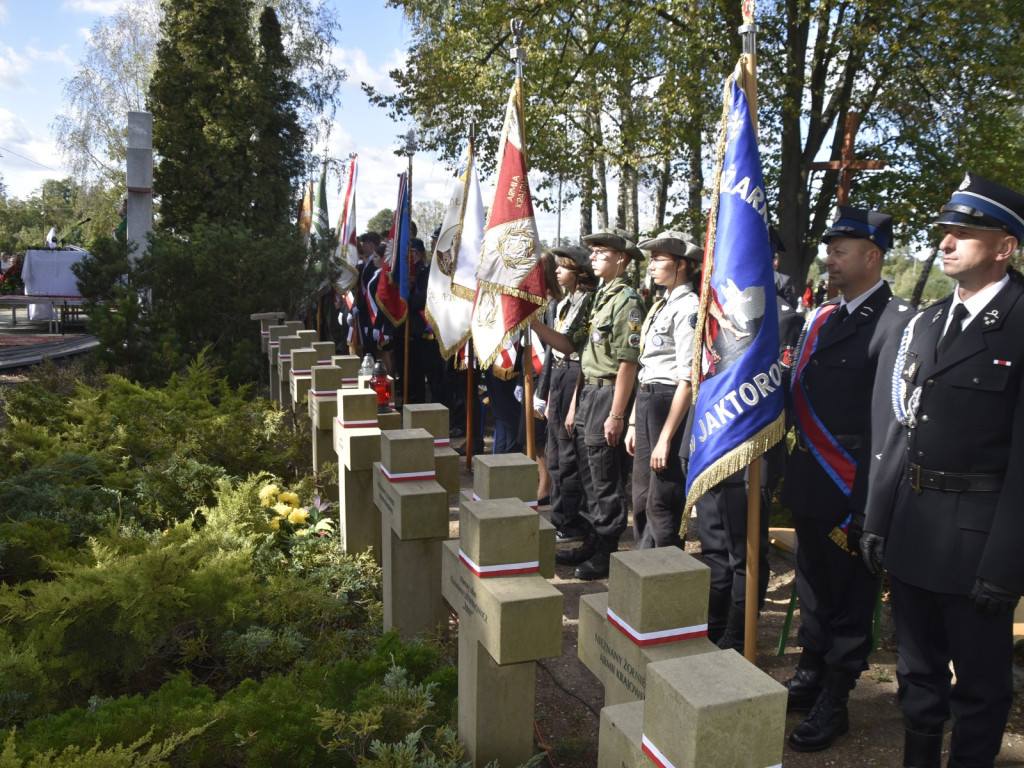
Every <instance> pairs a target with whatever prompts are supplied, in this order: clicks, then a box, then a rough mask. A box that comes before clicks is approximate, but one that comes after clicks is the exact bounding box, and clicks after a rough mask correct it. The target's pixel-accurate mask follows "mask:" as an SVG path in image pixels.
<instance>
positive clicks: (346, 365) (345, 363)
mask: <svg viewBox="0 0 1024 768" xmlns="http://www.w3.org/2000/svg"><path fill="white" fill-rule="evenodd" d="M331 365H336V366H338V368H340V369H341V387H342V389H355V388H356V385H358V384H359V365H360V360H359V358H358V357H356V356H355V355H332V356H331Z"/></svg>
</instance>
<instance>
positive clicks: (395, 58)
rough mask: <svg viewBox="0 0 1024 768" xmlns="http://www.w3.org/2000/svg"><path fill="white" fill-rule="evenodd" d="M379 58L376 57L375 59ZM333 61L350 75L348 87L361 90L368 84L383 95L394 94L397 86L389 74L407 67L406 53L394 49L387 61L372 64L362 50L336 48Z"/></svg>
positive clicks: (347, 82)
mask: <svg viewBox="0 0 1024 768" xmlns="http://www.w3.org/2000/svg"><path fill="white" fill-rule="evenodd" d="M379 58H380V57H378V56H375V59H379ZM332 60H333V62H334V63H335V64H336V65H337V66H339V67H341V68H342V69H344V70H345V72H346V74H348V80H347V81H346V85H347V86H348V87H354V88H357V89H361V88H362V84H363V83H366V84H367V85H371V86H373V87H374V88H375V89H376V90H378V91H380V92H381V93H384V94H392V93H394V91H395V84H394V83H393V82H392V80H391V77H390V76H389V75H388V72H390V71H391V70H393V69H399V68H401V67H404V66H405V51H402V50H398V49H394V50H392V51H391V55H390V58H388V59H387V60H385V61H380V62H379V63H376V64H371V63H370V59H369V58H368V57H367V55H366V51H364V50H363V49H361V48H336V49H335V50H334V53H333V55H332Z"/></svg>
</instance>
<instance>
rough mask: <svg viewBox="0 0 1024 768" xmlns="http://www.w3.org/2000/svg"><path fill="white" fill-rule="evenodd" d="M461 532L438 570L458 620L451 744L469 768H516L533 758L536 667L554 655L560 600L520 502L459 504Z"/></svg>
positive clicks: (533, 523) (447, 545)
mask: <svg viewBox="0 0 1024 768" xmlns="http://www.w3.org/2000/svg"><path fill="white" fill-rule="evenodd" d="M459 533H460V539H459V540H457V541H446V542H444V546H443V551H444V560H443V570H442V583H443V591H444V596H445V599H446V600H447V601H448V602H449V604H450V605H451V606H452V608H453V609H454V610H455V611H456V612H457V613H458V614H459V738H460V740H461V741H462V742H463V744H464V745H465V747H466V751H467V753H468V756H469V758H470V760H471V761H472V764H473V765H474V766H482V765H486V764H487V763H489V762H490V761H492V760H494V761H497V762H498V764H499V765H501V766H516V765H519V764H520V763H523V762H525V761H527V760H529V759H530V758H531V757H532V756H533V718H534V700H535V695H534V685H535V681H536V661H537V659H543V658H551V657H556V656H560V655H561V653H562V595H561V593H560V592H559V591H558V590H557V589H555V588H554V587H553V586H552V585H551V584H549V583H548V582H547V581H546V580H545V579H544V578H543V577H542V576H541V575H540V573H539V571H538V568H539V564H538V563H537V561H536V560H534V559H533V558H534V557H535V553H536V552H537V535H538V527H537V515H536V513H535V512H533V511H532V510H530V509H529V508H528V507H526V506H525V505H523V503H522V502H521V501H519V500H516V499H498V500H493V501H469V502H466V503H465V504H463V505H462V512H461V520H460V524H459Z"/></svg>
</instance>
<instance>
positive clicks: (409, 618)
mask: <svg viewBox="0 0 1024 768" xmlns="http://www.w3.org/2000/svg"><path fill="white" fill-rule="evenodd" d="M366 394H367V395H369V396H370V397H372V398H374V407H375V408H376V396H375V395H374V394H373V393H372V392H368V393H366ZM433 445H434V440H433V438H432V437H431V436H430V433H429V432H427V431H426V430H423V429H398V430H393V431H389V432H381V437H380V461H379V462H377V463H375V464H374V465H373V503H374V504H375V505H376V507H377V509H378V511H379V512H380V525H381V543H382V550H383V552H382V560H383V563H382V568H381V571H382V573H383V582H384V584H383V586H384V631H385V632H387V631H389V630H391V629H392V628H396V629H397V630H398V633H399V635H401V636H402V637H403V638H411V637H414V636H416V635H418V634H420V633H421V632H432V631H436V630H437V628H438V627H439V626H441V625H445V624H447V621H448V611H447V609H446V607H445V604H444V600H443V599H442V597H441V543H442V542H443V541H444V540H445V539H447V538H448V494H447V493H446V492H445V490H444V488H442V487H441V486H440V485H439V484H438V482H437V480H436V479H435V475H434V452H433Z"/></svg>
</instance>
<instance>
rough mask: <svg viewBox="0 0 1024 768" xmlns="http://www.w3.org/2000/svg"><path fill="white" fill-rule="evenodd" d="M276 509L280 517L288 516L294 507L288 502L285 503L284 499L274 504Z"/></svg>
mask: <svg viewBox="0 0 1024 768" xmlns="http://www.w3.org/2000/svg"><path fill="white" fill-rule="evenodd" d="M274 511H275V512H277V515H278V517H288V515H289V513H291V511H292V508H291V507H290V506H289V505H288V504H285V503H284V502H283V501H279V502H277V504H275V505H274Z"/></svg>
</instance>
